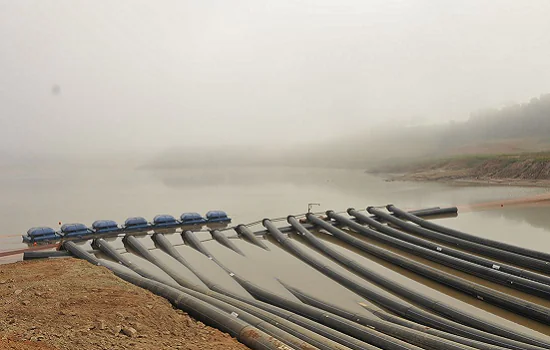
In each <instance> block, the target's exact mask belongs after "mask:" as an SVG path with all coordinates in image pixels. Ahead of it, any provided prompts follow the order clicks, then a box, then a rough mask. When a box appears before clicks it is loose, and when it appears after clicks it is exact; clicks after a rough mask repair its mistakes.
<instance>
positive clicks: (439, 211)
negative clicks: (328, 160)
mask: <svg viewBox="0 0 550 350" xmlns="http://www.w3.org/2000/svg"><path fill="white" fill-rule="evenodd" d="M457 211H458V209H457V208H456V207H450V208H439V207H435V208H427V209H419V210H412V211H410V212H411V213H414V214H415V215H416V216H418V217H422V218H432V217H440V216H443V215H456V214H457ZM373 219H376V217H374V216H373ZM353 220H354V219H353ZM330 223H331V224H332V225H336V226H338V225H339V224H338V223H337V222H330ZM307 225H308V224H306V228H311V227H307ZM279 231H281V232H283V233H287V232H292V231H294V229H293V228H292V226H286V227H279ZM266 233H267V230H265V229H264V230H259V231H255V232H254V234H255V235H257V236H259V235H264V234H266Z"/></svg>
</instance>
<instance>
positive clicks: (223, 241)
mask: <svg viewBox="0 0 550 350" xmlns="http://www.w3.org/2000/svg"><path fill="white" fill-rule="evenodd" d="M210 234H211V235H212V238H214V239H215V240H216V241H218V243H220V244H221V245H224V246H226V247H227V248H229V249H231V250H232V251H234V252H235V253H238V254H240V255H242V256H245V255H244V253H243V252H242V250H240V249H239V247H237V246H236V245H235V243H233V242H231V240H230V239H229V238H227V236H226V235H224V234H223V233H221V232H220V231H218V230H213V231H210Z"/></svg>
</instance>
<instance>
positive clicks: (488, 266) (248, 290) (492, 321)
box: [25, 205, 550, 350]
mask: <svg viewBox="0 0 550 350" xmlns="http://www.w3.org/2000/svg"><path fill="white" fill-rule="evenodd" d="M386 209H387V210H386ZM456 214H457V210H456V208H427V209H423V210H418V211H405V210H402V209H399V208H398V207H396V206H394V205H388V206H387V208H384V207H368V208H366V209H362V210H356V209H352V208H350V209H348V210H347V211H344V212H338V213H337V212H334V211H327V212H326V213H306V214H300V215H291V216H288V217H287V218H279V219H272V220H270V219H264V220H262V221H260V222H256V223H252V224H240V225H236V226H231V227H230V226H228V220H227V219H228V217H227V215H226V214H225V213H223V212H218V211H216V212H214V213H212V214H211V215H206V217H202V216H200V215H199V214H196V213H185V214H182V215H181V216H180V217H179V219H176V218H175V217H173V216H170V215H160V216H157V217H155V219H154V220H153V222H151V223H149V222H147V221H146V220H145V219H143V218H139V217H138V218H129V219H128V220H126V223H125V225H123V226H122V227H119V226H118V225H117V224H116V223H115V222H112V221H109V220H100V221H96V222H94V223H93V224H92V226H91V227H90V228H88V227H86V226H84V225H82V226H83V227H82V226H79V225H74V226H72V227H70V228H66V229H65V230H64V231H65V232H62V233H64V234H62V233H58V232H55V231H53V230H47V229H42V228H41V229H40V232H44V234H45V235H49V236H52V237H53V239H54V240H57V241H60V244H61V247H62V250H61V251H56V252H36V251H32V252H28V253H26V254H25V258H26V259H30V258H44V257H60V256H76V257H78V258H82V259H85V260H87V261H89V262H90V263H92V264H94V265H100V266H105V267H107V268H108V269H110V270H112V271H113V272H114V273H115V274H116V275H117V276H119V277H120V278H122V279H124V280H126V281H128V282H130V283H133V284H135V285H138V286H141V287H143V288H146V289H148V290H150V291H151V292H153V293H155V294H158V295H161V296H163V297H165V298H167V299H168V300H170V302H172V304H174V306H176V307H178V308H181V309H182V310H184V311H186V312H188V313H190V314H191V315H192V316H194V317H196V318H197V319H200V320H202V321H203V322H205V323H207V324H209V325H211V326H213V327H216V328H219V329H221V330H222V331H225V332H227V333H229V334H231V335H232V336H234V337H236V338H237V339H239V340H240V341H241V342H243V343H244V344H246V345H248V346H249V347H251V348H252V349H323V350H332V349H342V350H344V349H357V350H362V349H373V350H374V349H388V350H405V349H408V350H417V349H433V350H436V349H451V350H472V349H479V350H497V349H514V350H540V349H550V337H549V336H548V335H550V308H549V307H548V306H549V305H550V254H547V253H545V252H537V251H533V250H529V249H525V248H521V247H516V246H513V245H510V244H504V243H501V242H495V241H490V240H486V239H483V238H480V237H477V236H474V235H471V234H468V233H465V232H461V231H457V230H453V229H450V228H447V227H444V226H441V225H439V224H437V223H435V222H434V220H433V219H434V218H437V217H440V216H441V215H456ZM209 222H215V223H221V224H222V225H221V226H219V227H210V228H209V229H207V230H204V229H203V227H204V226H203V225H206V224H208V223H209ZM193 225H194V226H193ZM260 225H261V226H263V227H260V228H255V227H256V226H260ZM68 230H69V231H68ZM71 230H72V231H71ZM85 230H86V233H83V234H82V235H78V234H73V235H69V234H66V233H67V232H84V231H85ZM87 230H90V231H87ZM176 230H177V231H176ZM52 231H53V232H52ZM62 231H63V229H62ZM55 235H58V236H59V237H57V236H55ZM46 242H48V243H51V242H50V241H48V240H46ZM418 281H421V282H423V281H429V283H431V285H432V286H434V287H433V288H435V287H437V286H439V287H437V289H432V288H429V287H426V286H422V287H421V284H420V283H419V282H418ZM423 283H424V282H423ZM438 289H439V290H441V291H443V292H440V291H438ZM509 319H513V320H514V322H511V321H510V320H509Z"/></svg>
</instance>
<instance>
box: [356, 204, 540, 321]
mask: <svg viewBox="0 0 550 350" xmlns="http://www.w3.org/2000/svg"><path fill="white" fill-rule="evenodd" d="M371 210H372V213H374V214H375V215H380V218H381V219H383V220H387V221H388V222H390V223H391V224H393V225H396V226H401V227H403V228H404V227H405V224H407V225H412V224H409V223H406V222H403V221H401V220H399V219H395V218H393V217H392V218H391V221H390V220H388V218H387V217H388V216H389V215H388V214H385V213H382V212H379V211H378V210H374V209H371ZM348 212H349V214H350V215H353V216H356V218H357V220H358V221H359V222H363V223H366V224H368V225H370V226H371V227H374V228H375V229H376V230H378V231H379V232H383V233H386V234H388V235H389V236H390V237H389V238H388V239H386V240H384V242H386V243H388V244H391V245H392V246H394V247H397V248H399V249H402V250H404V251H407V252H409V253H411V254H413V255H416V256H420V257H422V258H425V259H427V260H431V261H434V262H436V263H439V264H442V265H445V266H449V267H452V268H453V269H456V270H459V271H463V272H466V273H468V274H470V275H473V276H477V277H481V278H483V279H486V280H488V281H492V282H494V283H498V284H502V285H504V286H507V287H509V288H513V289H517V290H520V291H522V292H525V293H528V294H532V295H536V296H540V297H543V298H550V285H547V284H544V283H540V282H537V281H532V280H529V279H526V278H523V277H519V276H516V275H513V274H510V273H507V272H504V271H502V269H501V265H502V264H499V263H498V262H495V261H490V260H488V259H485V258H481V257H478V256H475V255H472V254H469V253H466V252H462V251H459V250H457V249H453V248H448V247H441V246H439V245H438V244H436V243H433V242H430V241H427V240H424V239H422V238H418V237H415V236H412V235H410V234H408V233H406V232H402V231H399V230H396V229H394V228H391V227H389V226H387V225H382V224H379V223H376V222H373V221H374V220H371V219H368V220H367V218H366V217H365V215H363V214H361V213H359V212H357V211H356V210H354V209H351V208H350V209H348ZM396 221H401V223H402V224H403V225H401V223H397V222H396ZM413 226H415V225H413ZM406 227H408V226H406ZM416 227H417V226H416ZM427 247H430V248H431V249H428V248H427ZM461 258H466V259H461ZM478 261H486V264H485V265H487V264H489V263H490V264H491V267H487V266H485V265H481V264H477V263H476V262H478ZM487 261H488V262H487ZM472 283H473V282H472ZM548 311H549V312H550V310H548Z"/></svg>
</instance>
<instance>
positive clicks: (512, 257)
mask: <svg viewBox="0 0 550 350" xmlns="http://www.w3.org/2000/svg"><path fill="white" fill-rule="evenodd" d="M369 209H370V211H371V212H373V213H377V214H380V215H381V216H383V217H384V218H385V220H388V221H389V222H390V223H392V224H395V225H399V226H400V227H403V228H405V227H406V229H407V230H409V229H410V230H414V232H415V233H416V234H418V235H420V236H422V237H424V238H427V239H431V240H434V241H437V242H444V243H446V244H450V245H453V246H455V247H458V248H461V249H464V250H468V251H471V252H474V253H477V254H483V255H486V256H490V257H492V258H495V259H499V260H502V261H504V262H508V263H512V264H514V265H518V266H523V267H526V268H529V269H533V270H536V271H540V272H545V273H550V262H548V261H543V260H539V259H535V258H531V257H528V256H524V255H520V254H517V253H511V252H508V251H504V250H501V249H497V248H493V247H490V246H485V245H483V244H480V243H474V242H469V241H465V240H463V239H460V238H456V237H452V236H447V235H444V234H442V233H439V232H435V231H431V230H428V229H425V228H423V227H419V226H416V225H413V224H411V223H408V222H404V221H402V220H399V219H398V218H396V217H394V216H392V215H389V214H385V213H383V212H380V211H379V210H375V209H374V208H371V207H369ZM348 213H350V214H351V212H349V211H348ZM383 214H384V215H383ZM352 215H353V216H355V217H356V218H357V219H359V220H361V221H364V222H366V223H368V224H369V225H370V224H371V223H372V224H373V225H375V223H376V221H375V220H372V219H370V218H369V217H368V216H366V215H364V214H362V213H359V212H357V211H355V210H354V214H352ZM386 227H387V226H386ZM386 231H387V232H385V233H387V234H392V233H391V231H390V230H387V229H386Z"/></svg>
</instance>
